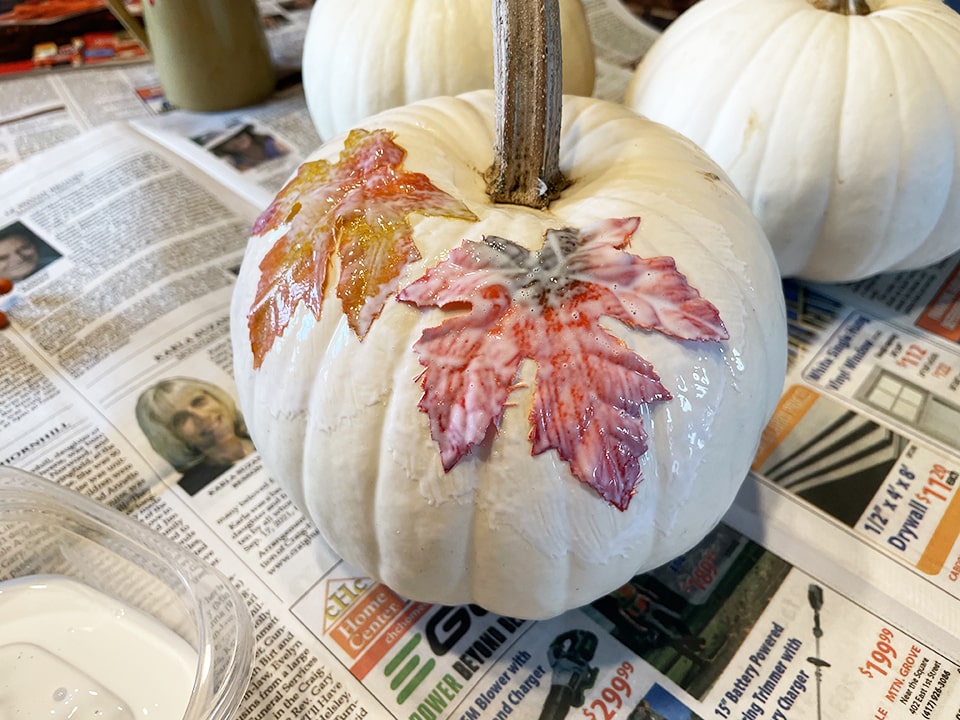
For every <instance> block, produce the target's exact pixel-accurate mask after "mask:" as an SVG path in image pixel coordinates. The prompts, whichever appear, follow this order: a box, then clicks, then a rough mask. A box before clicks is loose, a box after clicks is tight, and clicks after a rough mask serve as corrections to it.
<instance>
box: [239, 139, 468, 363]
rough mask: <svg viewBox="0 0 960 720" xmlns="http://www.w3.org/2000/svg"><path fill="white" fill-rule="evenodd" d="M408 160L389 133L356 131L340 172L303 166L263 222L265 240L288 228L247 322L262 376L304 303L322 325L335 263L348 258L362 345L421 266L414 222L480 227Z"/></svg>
mask: <svg viewBox="0 0 960 720" xmlns="http://www.w3.org/2000/svg"><path fill="white" fill-rule="evenodd" d="M406 154H407V152H406V150H404V149H403V148H402V147H400V146H399V145H397V144H396V143H395V142H394V134H393V133H391V132H389V131H387V130H374V131H372V132H367V131H366V130H353V131H352V132H351V133H350V134H349V135H348V136H347V139H346V142H345V144H344V148H343V150H342V151H341V152H340V158H339V161H338V162H336V163H331V162H327V161H326V160H315V161H312V162H306V163H304V164H303V165H301V166H300V169H299V171H298V172H297V175H296V177H294V178H293V179H292V180H290V182H288V183H287V184H286V186H285V187H284V188H283V189H282V190H281V191H280V193H279V194H278V195H277V197H276V199H274V201H273V202H272V203H271V204H270V206H269V207H268V208H267V209H266V210H264V212H263V213H262V214H261V215H260V217H259V218H258V219H257V221H256V223H255V224H254V226H253V234H254V235H255V236H260V235H263V234H265V233H267V232H269V231H271V230H275V229H277V228H279V227H282V226H284V225H287V228H286V231H285V232H284V233H283V235H282V236H281V237H280V238H279V239H278V240H277V241H276V242H275V243H274V245H273V247H272V248H271V249H270V250H269V251H268V252H267V254H266V255H265V256H264V258H263V260H262V261H261V262H260V282H259V284H258V285H257V294H256V297H255V298H254V301H253V304H252V306H251V308H250V312H249V313H248V314H247V326H248V328H249V331H250V344H251V347H252V350H253V358H254V362H253V366H254V367H255V368H258V367H260V364H261V363H262V362H263V358H264V357H265V356H266V354H267V352H269V350H270V348H271V347H273V343H274V342H275V341H276V339H277V338H278V337H280V336H282V335H283V333H284V331H285V330H286V328H287V326H288V325H289V323H290V320H291V318H292V317H293V314H294V312H295V311H296V308H297V306H298V305H299V304H300V303H304V304H305V305H306V307H307V308H308V309H309V310H310V311H311V312H312V313H313V315H314V317H316V318H318V319H319V317H320V311H321V306H322V304H323V297H324V291H325V289H326V283H327V269H328V266H329V265H330V263H331V262H332V261H333V259H334V257H336V256H338V255H339V258H340V279H339V281H338V283H337V297H339V298H340V302H341V305H342V307H343V312H344V314H345V315H346V316H347V322H348V323H349V325H350V328H351V329H352V330H353V331H354V333H356V335H357V337H359V338H360V339H361V340H362V339H363V338H364V336H366V334H367V332H368V331H369V330H370V326H371V324H372V323H373V321H374V320H375V319H376V318H377V316H379V314H380V312H381V310H382V309H383V306H384V303H386V301H387V299H388V298H389V297H390V296H391V295H393V294H394V293H396V291H397V285H398V283H399V279H400V274H401V272H402V271H403V268H404V267H405V266H406V265H407V264H408V263H411V262H415V261H417V260H419V259H420V251H419V250H417V247H416V245H415V244H414V242H413V230H412V228H411V227H410V223H409V222H408V221H407V216H408V215H410V214H411V213H420V214H421V215H442V216H445V217H451V218H460V219H463V220H476V219H477V218H476V215H474V214H473V213H472V212H471V211H470V210H469V209H468V208H467V207H466V206H465V205H464V204H463V203H462V202H460V201H459V200H457V199H455V198H453V197H452V196H450V195H448V194H447V193H445V192H443V191H442V190H440V189H438V188H437V187H435V186H434V185H433V183H431V182H430V179H429V178H428V177H427V176H426V175H424V174H422V173H412V172H405V171H404V170H403V169H402V167H401V165H402V163H403V159H404V158H405V157H406Z"/></svg>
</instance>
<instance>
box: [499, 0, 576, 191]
mask: <svg viewBox="0 0 960 720" xmlns="http://www.w3.org/2000/svg"><path fill="white" fill-rule="evenodd" d="M493 8H494V9H493V26H494V43H493V48H494V49H493V55H494V92H495V94H496V106H495V108H496V109H495V113H496V115H495V122H496V133H497V135H496V142H495V144H494V159H493V165H491V166H490V168H489V169H488V170H487V172H486V175H485V179H486V181H487V194H488V195H489V196H490V199H491V200H493V201H494V202H500V203H510V204H513V205H525V206H527V207H532V208H545V207H547V206H548V205H549V204H550V201H551V200H553V199H554V198H556V197H557V196H559V194H560V191H561V190H563V189H564V188H565V187H566V186H567V185H568V184H569V182H568V181H567V179H566V178H565V177H564V176H563V174H562V173H561V172H560V111H561V105H562V102H563V94H562V93H563V90H562V84H561V83H562V77H561V74H562V67H561V54H560V3H559V0H493Z"/></svg>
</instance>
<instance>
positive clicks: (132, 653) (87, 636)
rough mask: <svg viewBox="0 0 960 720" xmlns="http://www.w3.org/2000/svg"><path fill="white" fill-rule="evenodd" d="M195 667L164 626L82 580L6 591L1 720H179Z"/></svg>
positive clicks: (59, 579)
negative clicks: (3, 719)
mask: <svg viewBox="0 0 960 720" xmlns="http://www.w3.org/2000/svg"><path fill="white" fill-rule="evenodd" d="M197 663H198V656H197V652H196V650H194V649H193V648H192V647H191V646H190V645H189V644H188V643H187V642H186V641H185V640H184V639H183V638H181V637H180V636H179V635H177V634H176V633H174V632H173V631H172V630H170V629H169V628H168V627H166V626H165V625H164V624H162V623H161V622H159V621H158V620H156V619H155V618H153V617H151V616H149V615H148V614H146V613H144V612H143V611H141V610H139V609H137V608H134V607H132V606H130V605H127V604H126V603H123V602H121V601H119V600H117V599H115V598H112V597H110V596H108V595H105V594H104V593H101V592H100V591H98V590H96V589H94V588H92V587H90V586H89V585H85V584H84V583H81V582H79V581H77V580H74V579H71V578H68V577H65V576H62V575H32V576H26V577H21V578H15V579H13V580H6V581H4V582H0V718H8V717H10V718H15V717H23V718H40V717H43V718H49V719H51V720H56V719H59V718H64V719H66V718H69V720H133V719H134V718H143V719H144V720H180V718H182V717H183V713H184V711H185V710H186V708H187V704H188V702H189V701H190V695H191V692H192V690H193V681H194V675H195V674H196V670H197Z"/></svg>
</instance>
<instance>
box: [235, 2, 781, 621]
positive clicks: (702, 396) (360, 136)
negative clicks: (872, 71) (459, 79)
mask: <svg viewBox="0 0 960 720" xmlns="http://www.w3.org/2000/svg"><path fill="white" fill-rule="evenodd" d="M514 2H515V5H514V7H517V6H520V7H522V8H524V9H526V11H527V12H533V13H537V12H545V11H544V9H543V7H542V6H539V9H538V10H533V9H532V8H538V4H536V3H528V2H527V0H514ZM548 6H549V3H548ZM534 52H535V51H534ZM510 58H511V60H510V61H511V62H512V63H514V69H516V67H517V66H519V67H521V68H522V67H523V66H524V59H523V57H515V56H513V55H510ZM505 75H507V76H511V77H512V76H513V75H512V73H505ZM553 87H555V85H554V86H553ZM531 93H532V94H533V95H534V96H539V95H540V93H538V92H536V90H534V91H531ZM547 95H548V97H555V98H556V100H558V101H559V99H560V98H559V93H557V94H556V95H555V96H554V95H552V94H550V93H548V94H547ZM527 106H528V103H524V102H520V103H518V104H516V105H510V106H509V107H510V108H511V109H515V108H517V107H523V108H525V107H527ZM496 107H497V111H498V112H497V113H495V112H494V110H495V101H494V94H493V93H492V92H491V91H484V90H481V91H475V92H472V93H468V94H464V95H461V96H457V97H443V98H432V99H430V100H425V101H421V102H418V103H414V104H410V105H405V106H402V107H399V108H394V109H392V110H388V111H385V112H383V113H381V114H379V115H376V116H374V117H371V118H368V119H367V120H365V121H364V122H363V123H361V129H358V130H356V131H352V132H351V133H350V134H349V135H341V136H339V137H336V138H334V139H332V140H330V141H329V142H327V143H326V144H324V145H323V146H322V147H321V148H320V149H319V150H318V151H317V152H316V153H314V154H313V155H312V156H311V158H310V159H308V161H307V162H305V163H304V164H303V165H302V166H301V168H300V170H299V172H298V174H297V175H296V176H295V177H294V178H293V179H291V181H290V183H288V185H287V187H286V188H285V189H284V190H283V191H281V193H280V194H279V195H278V196H277V199H276V200H275V201H274V203H273V204H272V205H271V206H270V207H269V208H268V209H267V210H266V211H265V212H264V213H263V214H262V215H261V218H260V220H259V221H258V223H257V225H256V226H255V233H254V236H253V237H252V238H251V239H250V243H249V245H248V248H247V252H246V255H245V257H244V260H243V263H242V266H241V269H240V274H239V278H238V281H237V286H236V290H235V294H234V299H233V306H232V310H231V323H232V336H233V347H234V365H235V368H234V369H235V377H236V381H237V386H238V388H239V392H240V400H241V405H242V408H243V412H244V417H245V418H246V421H247V425H248V428H249V429H250V432H251V435H252V437H253V438H254V441H255V443H256V445H257V448H258V450H259V451H260V453H261V454H262V456H263V458H264V462H265V464H266V466H267V467H268V468H269V469H270V471H271V473H272V474H273V475H274V476H276V477H277V478H279V479H280V480H281V481H282V482H283V483H284V485H285V486H286V487H287V489H288V490H289V491H290V493H291V495H292V497H293V498H294V499H295V500H296V502H298V503H299V504H300V506H301V507H303V508H304V509H305V510H306V512H307V513H308V514H309V517H310V518H311V519H312V520H313V521H314V522H315V523H316V524H317V526H318V527H319V528H320V530H321V532H322V533H323V536H324V537H325V538H326V540H327V541H328V542H329V544H330V545H331V546H332V547H333V549H334V550H335V551H337V552H338V553H340V554H341V555H342V556H343V557H344V558H345V559H346V560H348V561H349V562H350V563H352V564H353V565H354V566H356V567H357V568H359V569H360V570H362V571H363V572H366V573H368V574H369V575H371V576H372V577H375V578H378V579H380V580H382V581H383V582H385V583H386V584H387V585H389V586H390V587H392V588H393V589H394V590H396V591H397V592H399V593H400V594H402V595H404V596H406V597H408V598H411V599H416V600H421V601H427V602H436V603H443V604H460V603H466V602H473V603H477V604H479V605H481V606H483V607H485V608H487V609H489V610H493V611H496V612H499V613H503V614H506V615H510V616H515V617H525V618H543V617H549V616H552V615H556V614H559V613H561V612H563V611H565V610H567V609H570V608H572V607H576V606H579V605H582V604H584V603H587V602H589V601H592V600H594V599H595V598H597V597H600V596H601V595H603V594H605V593H607V592H609V591H611V590H613V589H615V588H616V587H618V586H620V585H622V584H623V583H625V582H626V581H628V580H629V579H630V577H632V576H633V575H634V574H635V573H637V572H641V571H644V570H648V569H651V568H653V567H656V566H658V565H660V564H662V563H664V562H667V561H669V560H671V559H673V558H674V557H676V556H677V555H679V554H680V553H682V552H684V551H686V550H688V549H689V548H690V547H692V546H693V545H695V544H696V543H697V542H699V541H700V540H701V539H702V538H703V537H704V536H705V535H706V533H707V532H708V531H709V530H710V529H711V528H712V527H713V526H714V525H715V524H716V523H717V522H718V521H719V519H720V518H721V516H722V515H723V513H724V512H725V511H726V510H727V508H728V507H729V505H730V504H731V502H732V501H733V498H734V496H735V494H736V492H737V490H738V488H739V487H740V485H741V483H742V482H743V479H744V478H745V476H746V474H747V472H748V469H749V466H750V463H751V460H752V457H753V453H754V451H755V449H756V445H757V443H758V441H759V437H760V433H761V430H762V428H763V427H764V425H765V424H766V421H767V420H768V419H769V417H770V415H771V413H772V412H773V409H774V407H775V405H776V403H777V400H778V398H779V395H780V390H781V387H782V383H783V378H784V371H785V362H786V347H787V346H786V324H785V316H784V307H783V296H782V292H781V288H780V279H779V275H778V273H777V268H776V264H775V260H774V258H773V254H772V252H771V250H770V247H769V244H768V243H767V241H766V238H765V237H764V236H763V233H762V230H761V229H760V227H759V224H758V223H757V221H756V218H754V217H753V215H752V213H751V212H750V210H749V208H748V207H747V206H746V204H745V203H744V202H743V199H742V197H740V195H739V194H738V193H737V192H736V191H735V190H734V189H733V188H732V186H731V185H730V184H729V181H727V180H725V179H724V178H723V177H722V172H721V171H720V169H719V168H718V167H717V166H716V164H715V163H713V162H712V161H711V160H710V159H709V158H708V157H707V156H706V155H705V154H704V153H702V152H701V151H700V150H699V149H698V148H696V146H694V145H693V144H692V143H690V142H689V141H688V140H687V139H686V138H683V137H682V136H680V135H679V134H677V133H675V132H673V131H670V130H669V129H667V128H665V127H663V126H661V125H657V124H655V123H651V122H649V121H647V120H646V119H644V118H642V117H640V116H638V115H636V114H635V113H633V112H631V111H630V110H628V109H627V108H625V107H623V106H622V105H619V104H614V103H607V102H603V101H599V100H595V99H590V98H582V97H570V96H568V97H566V98H564V99H563V103H562V116H563V132H562V134H559V135H558V136H556V139H557V140H558V144H556V145H552V146H551V147H553V148H554V149H556V150H557V153H556V155H557V157H556V158H555V161H556V162H549V161H548V162H545V163H544V164H543V165H540V164H539V161H538V160H536V159H534V160H533V161H531V162H530V163H529V164H523V165H524V169H525V170H527V169H533V170H534V172H533V174H532V175H526V176H525V177H526V179H527V180H529V181H530V182H523V183H522V184H523V186H524V187H525V188H528V189H532V190H533V192H534V194H535V195H537V196H538V197H540V196H542V195H543V193H544V190H546V191H547V192H549V191H550V190H551V189H552V190H555V191H558V196H557V197H556V198H555V199H554V200H553V201H552V203H551V204H549V207H546V208H531V207H526V206H522V205H514V204H504V203H500V202H494V201H493V200H491V194H490V193H488V185H487V180H488V179H490V184H491V187H492V188H493V192H492V194H493V195H499V191H500V190H502V189H503V187H502V185H501V183H500V182H499V181H500V180H502V179H503V178H504V177H511V176H512V175H513V173H512V172H511V171H512V170H513V165H512V163H511V162H510V161H511V159H512V158H514V155H513V154H512V153H511V152H509V151H508V152H503V151H504V150H506V149H507V148H509V147H511V145H510V142H509V141H503V138H504V134H503V133H502V132H501V131H500V128H501V127H502V124H501V121H502V120H503V118H515V117H516V116H514V114H513V113H511V112H510V111H504V112H500V109H501V108H500V105H499V103H496ZM547 107H554V106H553V105H552V104H551V103H549V102H548V103H547ZM555 109H556V110H558V111H559V110H560V109H561V106H560V103H559V102H557V104H556V106H555ZM522 114H523V113H521V115H522ZM547 114H548V115H549V111H548V113H547ZM495 117H496V119H497V122H495ZM553 117H555V116H553ZM507 124H509V123H507ZM521 124H523V123H521ZM550 124H551V123H550V122H547V127H550ZM538 125H539V123H537V122H533V123H529V124H525V125H524V126H525V127H527V128H528V129H529V128H535V127H537V126H538ZM540 131H541V133H542V126H540ZM533 132H535V131H533ZM520 134H521V135H522V134H523V133H520ZM550 137H554V136H553V135H551V136H550ZM518 142H519V146H520V147H522V148H525V149H526V150H528V151H529V154H531V155H538V154H539V153H538V152H537V149H535V148H534V147H532V145H533V143H529V142H526V141H524V140H522V139H520V138H518ZM545 144H546V145H550V142H549V141H548V142H547V143H545ZM495 145H496V146H497V148H498V150H499V151H500V152H498V153H497V156H498V157H497V159H496V160H497V161H496V162H494V160H495V157H494V151H493V149H494V146H495ZM538 149H543V148H538ZM542 155H543V156H546V157H550V156H552V153H551V151H550V150H549V149H548V150H547V151H546V152H544V153H542ZM501 161H505V162H501ZM554 164H558V165H559V169H560V170H561V171H562V173H563V176H564V177H565V179H566V181H568V182H569V184H568V185H565V183H564V182H561V180H562V179H563V178H560V177H558V175H557V174H556V173H555V172H553V169H554V168H553V165H554ZM505 166H509V167H505ZM487 168H490V169H491V172H490V173H488V174H487V177H485V173H484V171H485V169H487ZM542 168H546V171H545V172H541V169H542ZM498 170H503V171H504V172H498ZM519 174H520V175H525V174H524V173H519ZM510 184H511V183H510V182H507V183H506V185H510ZM561 188H562V189H561ZM521 195H522V193H521ZM511 197H513V196H512V195H511ZM532 204H533V203H532ZM658 375H659V377H658Z"/></svg>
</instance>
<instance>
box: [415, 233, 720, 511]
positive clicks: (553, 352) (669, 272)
mask: <svg viewBox="0 0 960 720" xmlns="http://www.w3.org/2000/svg"><path fill="white" fill-rule="evenodd" d="M639 222H640V220H639V218H622V219H611V220H604V221H602V222H599V223H596V224H594V225H591V226H590V227H587V228H584V229H583V230H582V231H581V230H576V229H572V228H562V229H555V230H548V231H547V232H546V233H545V235H544V241H543V246H542V247H541V249H540V250H538V251H536V252H530V251H528V250H526V249H525V248H523V247H521V246H520V245H518V244H516V243H514V242H512V241H510V240H506V239H504V238H499V237H485V238H484V239H483V241H482V242H473V241H469V240H465V241H463V243H462V244H461V245H460V246H459V247H457V248H454V249H453V250H452V251H451V252H450V254H449V255H448V257H447V259H446V260H444V261H443V262H441V263H439V264H438V265H436V266H434V267H433V268H431V269H430V270H429V271H427V273H426V274H425V275H424V276H423V277H421V278H420V279H418V280H416V281H414V282H413V283H411V284H410V285H408V286H407V287H406V288H404V289H403V290H401V291H400V293H399V294H398V295H397V298H398V299H399V300H401V301H403V302H407V303H410V304H413V305H416V306H418V307H443V306H450V305H462V304H464V303H466V304H468V305H469V306H470V309H469V311H468V312H466V313H464V314H462V315H457V316H455V317H452V318H450V319H448V320H445V321H444V322H443V323H441V324H440V325H438V326H436V327H432V328H429V329H427V330H425V331H424V332H423V334H422V335H421V337H420V339H419V340H418V341H417V342H416V343H415V345H414V349H415V351H416V352H417V355H418V357H419V358H420V363H421V364H422V365H423V366H424V368H425V369H424V371H423V372H422V373H421V376H420V384H421V386H422V387H423V391H424V392H423V396H422V398H421V400H420V409H421V410H422V411H423V412H425V413H426V414H427V416H428V417H429V421H430V431H431V436H432V437H433V439H434V441H435V442H436V443H437V445H438V446H439V449H440V457H441V461H442V463H443V466H444V468H445V469H446V470H450V469H451V468H452V467H453V466H454V465H456V464H457V462H459V461H460V460H461V459H462V458H463V457H465V456H466V455H468V454H469V453H471V452H472V451H473V450H474V449H475V448H476V447H477V446H478V445H479V444H480V443H482V442H483V441H484V438H486V437H487V436H488V434H489V433H490V431H491V430H493V429H496V428H498V427H499V424H500V420H501V418H502V417H503V413H504V409H505V408H506V404H507V400H508V396H509V395H510V393H511V392H512V391H513V389H514V387H515V383H516V382H517V375H518V373H519V370H520V364H521V362H522V361H523V360H524V359H531V360H533V361H534V362H535V363H536V367H537V372H536V385H535V388H534V402H533V407H532V409H531V412H530V418H529V419H530V423H531V431H530V439H531V443H532V452H533V453H534V454H539V453H543V452H546V451H548V450H551V449H552V450H556V451H557V453H558V455H559V456H560V458H562V459H563V460H564V461H565V462H567V463H568V464H569V466H570V469H571V471H572V472H573V474H574V476H575V477H577V478H578V479H579V480H580V481H581V482H584V483H586V484H587V485H589V486H591V487H592V488H594V489H595V490H596V491H597V492H598V493H599V494H600V495H601V496H602V497H604V498H605V499H606V500H607V501H608V502H610V503H611V504H613V505H614V506H616V507H618V508H620V509H621V510H624V509H626V508H627V507H628V505H629V503H630V498H631V497H632V495H633V494H634V492H635V491H636V486H637V484H638V483H639V482H640V480H641V478H642V471H641V466H640V457H641V456H642V455H643V454H644V453H645V452H646V451H647V433H646V431H645V430H644V427H643V420H642V418H641V409H642V408H643V406H645V405H649V404H651V403H655V402H660V401H664V400H669V399H670V397H671V396H670V393H669V391H668V390H667V389H666V388H665V387H664V386H663V385H662V384H661V382H660V378H659V376H658V375H657V373H656V371H655V370H654V368H653V366H652V365H651V364H650V363H649V362H647V361H646V360H644V359H643V358H642V357H640V356H639V355H637V354H636V353H634V352H633V351H632V350H630V349H629V348H628V347H627V346H626V345H625V344H624V343H623V342H622V341H621V340H620V339H619V338H617V337H616V336H614V335H612V334H610V333H609V332H607V331H606V330H605V329H604V328H603V327H602V326H601V324H600V319H601V317H603V316H607V317H612V318H616V319H618V320H620V321H621V322H623V323H624V324H625V325H627V326H628V327H630V328H633V329H636V330H655V331H658V332H660V333H663V334H665V335H667V336H670V337H673V338H676V339H680V340H699V341H719V340H725V339H727V337H728V336H727V331H726V328H725V327H724V325H723V322H722V321H721V320H720V316H719V313H718V312H717V309H716V308H715V307H714V306H713V305H712V304H711V303H710V302H708V301H707V300H705V299H704V298H703V297H701V296H700V293H699V292H698V291H697V290H696V289H695V288H693V287H691V286H690V285H689V283H687V280H686V278H685V277H684V276H683V275H682V274H680V273H679V272H678V271H677V268H676V264H675V262H674V260H673V259H672V258H669V257H657V258H649V259H646V258H640V257H638V256H636V255H633V254H631V253H629V252H626V251H625V250H624V249H623V248H624V247H625V246H626V244H627V243H628V242H629V240H630V237H631V236H632V235H633V233H634V232H635V231H636V229H637V227H638V225H639Z"/></svg>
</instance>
